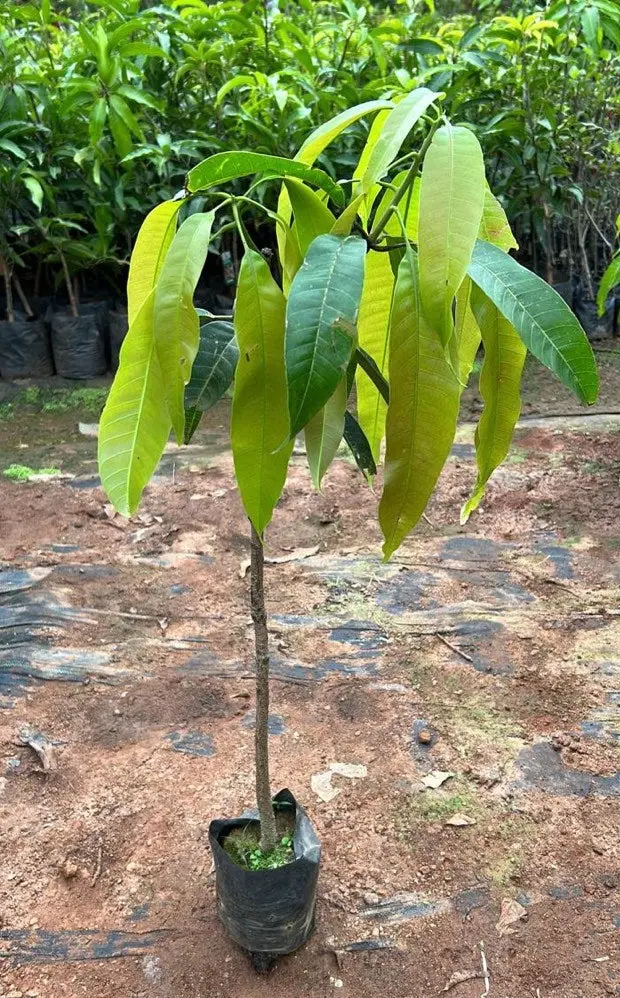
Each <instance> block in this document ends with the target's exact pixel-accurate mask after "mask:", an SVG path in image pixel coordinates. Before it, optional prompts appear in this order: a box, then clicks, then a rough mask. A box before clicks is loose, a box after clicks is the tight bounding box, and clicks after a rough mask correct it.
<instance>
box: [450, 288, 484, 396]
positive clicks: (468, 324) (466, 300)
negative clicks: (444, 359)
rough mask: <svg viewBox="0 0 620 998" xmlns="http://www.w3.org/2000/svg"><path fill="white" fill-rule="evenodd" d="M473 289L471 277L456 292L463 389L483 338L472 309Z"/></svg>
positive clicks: (456, 328)
mask: <svg viewBox="0 0 620 998" xmlns="http://www.w3.org/2000/svg"><path fill="white" fill-rule="evenodd" d="M471 289H472V283H471V277H466V278H465V280H464V281H463V283H462V284H461V286H460V288H459V289H458V291H457V292H456V316H455V322H454V333H455V340H456V351H457V356H458V371H459V381H460V382H461V388H465V387H466V385H467V382H468V381H469V376H470V374H471V372H472V368H473V366H474V361H475V359H476V354H477V353H478V347H479V346H480V340H481V338H482V336H481V333H480V330H479V328H478V323H477V322H476V317H475V315H474V313H473V310H472V307H471Z"/></svg>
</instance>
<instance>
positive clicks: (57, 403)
mask: <svg viewBox="0 0 620 998" xmlns="http://www.w3.org/2000/svg"><path fill="white" fill-rule="evenodd" d="M107 397H108V389H107V388H72V389H69V390H68V391H62V390H57V391H54V392H53V393H52V395H51V397H50V398H48V399H47V400H46V401H45V402H44V403H43V412H68V411H69V410H70V409H83V410H85V411H86V412H94V413H99V412H101V410H102V409H103V407H104V405H105V402H106V399H107Z"/></svg>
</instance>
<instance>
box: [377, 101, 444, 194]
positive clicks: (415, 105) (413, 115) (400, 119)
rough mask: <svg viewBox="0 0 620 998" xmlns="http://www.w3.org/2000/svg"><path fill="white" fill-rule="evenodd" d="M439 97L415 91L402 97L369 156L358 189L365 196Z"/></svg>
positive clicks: (387, 168)
mask: <svg viewBox="0 0 620 998" xmlns="http://www.w3.org/2000/svg"><path fill="white" fill-rule="evenodd" d="M438 97H439V94H437V93H435V92H434V91H432V90H428V89H427V88H426V87H419V88H418V89H416V90H412V91H411V93H409V94H407V96H406V97H403V99H402V100H401V101H399V103H398V104H397V105H396V107H395V108H394V109H393V110H392V111H390V113H389V115H388V116H387V118H386V121H385V124H384V125H383V129H382V131H381V134H380V136H379V138H378V140H377V142H376V144H375V146H374V148H373V150H372V152H371V153H370V156H369V158H368V165H367V166H366V169H365V171H364V175H363V176H362V178H361V182H360V186H361V190H362V191H363V192H364V193H368V191H369V190H370V189H371V187H372V186H373V184H375V183H376V182H377V180H380V179H381V177H383V176H384V174H385V173H387V171H388V170H389V168H390V165H391V163H392V161H393V160H394V159H395V158H396V156H397V155H398V153H399V151H400V147H401V146H402V144H403V142H404V141H405V139H406V138H407V136H408V135H409V132H410V131H411V129H412V128H413V126H414V125H415V123H416V121H418V120H419V119H420V118H421V117H422V115H423V114H424V112H425V111H426V109H427V108H428V107H429V106H430V105H431V104H432V103H433V102H434V101H436V100H437V98H438Z"/></svg>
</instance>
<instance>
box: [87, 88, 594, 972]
mask: <svg viewBox="0 0 620 998" xmlns="http://www.w3.org/2000/svg"><path fill="white" fill-rule="evenodd" d="M439 105H440V95H439V94H437V93H436V92H434V91H432V90H430V89H427V88H425V87H419V88H417V89H415V90H412V91H411V92H410V93H408V94H407V95H406V96H405V97H403V98H402V99H400V100H392V99H384V98H379V99H376V100H373V101H368V102H365V103H363V104H360V105H357V106H355V107H351V108H349V109H347V110H345V111H343V112H342V113H340V114H338V115H337V116H336V117H334V118H332V119H331V120H329V121H328V122H326V123H325V124H323V125H321V126H319V127H318V128H317V129H316V130H315V131H313V132H312V133H311V134H310V135H309V136H308V137H307V138H306V140H305V142H304V143H303V145H302V147H301V148H300V150H299V152H298V153H297V155H296V157H295V159H288V158H285V157H279V156H271V155H267V154H259V153H255V152H243V151H240V152H236V151H231V152H219V153H216V154H215V155H213V156H211V157H210V158H208V159H206V160H204V161H203V162H202V163H200V164H199V165H197V166H196V167H194V168H193V169H192V170H190V172H189V174H188V175H187V179H186V185H185V189H184V190H183V191H182V192H181V194H180V195H178V196H177V197H176V198H174V199H173V200H169V201H165V202H164V203H162V204H160V205H158V206H157V207H156V208H155V209H154V210H153V211H152V212H151V213H150V214H149V215H148V216H147V218H146V219H145V221H144V223H143V225H142V228H141V230H140V232H139V235H138V237H137V240H136V244H135V247H134V251H133V255H132V260H131V267H130V274H129V284H128V296H129V320H130V329H129V333H128V335H127V338H126V340H125V343H124V345H123V348H122V352H121V360H120V368H119V371H118V374H117V376H116V379H115V382H114V385H113V388H112V390H111V393H110V396H109V398H108V401H107V404H106V407H105V409H104V412H103V415H102V418H101V423H100V431H99V466H100V473H101V478H102V482H103V485H104V488H105V489H106V491H107V493H108V496H109V497H110V500H111V501H112V503H113V504H114V505H115V507H116V509H117V510H118V511H119V512H121V513H123V514H124V515H126V516H130V515H131V514H132V513H133V512H134V511H135V510H136V509H137V507H138V505H139V502H140V497H141V495H142V492H143V489H144V487H145V486H146V485H147V483H148V481H149V479H150V478H151V476H152V474H153V472H154V470H155V468H156V466H157V463H158V461H159V458H160V456H161V454H162V452H163V449H164V447H165V445H166V442H167V440H168V437H169V433H170V430H171V429H173V431H174V434H175V437H176V440H177V442H178V443H184V442H185V443H187V442H188V441H189V440H190V439H191V436H192V433H193V432H194V430H195V429H196V427H197V425H198V423H199V421H200V419H201V417H202V415H203V413H204V412H206V411H208V410H209V408H211V406H213V405H214V404H215V403H216V402H217V401H218V400H219V399H220V398H221V397H222V395H223V394H224V393H225V392H226V390H227V389H228V388H229V386H230V385H232V386H233V402H232V416H231V428H230V439H231V447H232V454H233V460H234V468H235V475H236V481H237V486H238V490H239V495H240V498H241V501H242V503H243V506H244V509H245V512H246V513H247V516H248V519H249V521H250V534H251V585H250V597H251V607H252V618H253V623H254V632H255V644H256V729H255V730H256V733H255V739H256V743H255V747H256V799H257V804H258V814H259V820H260V825H259V832H260V841H255V842H251V843H249V844H248V843H247V842H245V841H244V842H243V843H242V846H241V847H240V848H239V850H238V852H237V855H236V860H237V862H238V863H242V864H243V862H244V860H243V855H242V853H243V852H244V851H245V853H246V854H249V856H250V860H251V862H250V861H246V862H245V866H246V869H245V870H244V875H245V877H246V879H245V880H242V881H241V882H240V883H241V887H239V884H237V888H238V889H237V893H236V894H235V892H234V891H233V892H232V893H231V892H230V891H229V889H228V887H227V886H226V876H227V873H226V870H227V868H226V866H225V864H226V863H228V864H232V866H235V863H233V861H232V860H231V859H230V856H228V854H226V860H223V859H222V858H221V857H220V858H219V859H218V857H217V854H216V866H217V875H218V891H219V897H220V913H221V915H222V918H223V920H224V922H225V924H226V925H227V927H228V929H229V931H231V933H232V934H233V936H234V937H235V938H236V939H237V941H238V942H240V943H241V944H242V945H244V946H245V948H246V949H250V950H253V951H261V950H263V951H265V952H271V953H278V952H287V951H289V950H291V949H294V948H296V947H297V946H299V945H300V944H301V943H302V942H303V941H304V940H305V938H306V937H307V935H308V934H309V932H310V930H311V927H312V918H313V908H314V891H315V885H316V873H317V870H318V843H314V842H313V844H312V855H311V856H309V853H308V851H307V848H306V847H307V841H308V840H307V836H306V837H305V838H304V835H301V834H300V833H299V827H298V826H296V827H295V831H294V833H293V834H292V835H291V831H290V826H288V827H287V828H286V829H285V830H284V832H282V829H281V828H280V826H279V822H280V819H281V817H282V813H286V810H287V808H289V809H290V808H291V807H292V808H293V809H294V808H295V806H296V805H295V801H294V799H293V798H290V795H289V797H286V796H285V797H283V794H286V792H284V791H283V792H282V793H281V794H280V795H278V798H276V801H277V806H276V808H275V809H274V805H273V795H272V791H271V786H270V779H269V761H268V751H267V720H268V711H269V658H268V630H267V620H266V613H265V602H264V591H263V542H264V535H265V530H266V528H267V526H268V524H269V522H270V520H271V518H272V515H273V512H274V509H275V507H276V505H277V502H278V499H279V498H280V496H281V494H282V490H283V487H284V484H285V480H286V475H287V466H288V463H289V459H290V456H291V452H292V448H293V443H294V440H295V438H296V436H297V435H298V434H300V433H303V434H304V438H305V445H306V453H307V459H308V465H309V468H310V472H311V475H312V479H313V481H314V484H315V485H316V486H317V487H320V485H321V481H322V479H323V476H324V475H325V473H326V471H327V469H328V467H329V465H330V463H331V461H332V460H333V458H334V456H335V454H336V452H337V450H338V448H339V446H340V444H341V441H342V440H343V439H344V441H345V442H346V444H347V445H348V447H349V448H350V450H351V451H352V454H353V456H354V458H355V461H356V462H357V464H358V465H359V467H360V469H361V470H362V472H363V473H364V474H365V476H366V477H367V478H368V479H373V478H374V477H375V476H376V475H377V474H378V472H377V466H378V465H379V463H380V459H381V457H382V456H383V454H384V470H383V477H382V488H381V498H380V502H379V507H378V516H379V522H380V525H381V529H382V532H383V537H384V543H383V553H384V556H385V558H389V557H390V555H391V554H392V553H393V552H394V551H395V550H396V549H397V548H398V547H399V545H400V544H401V543H402V541H403V540H404V538H405V537H406V536H407V534H408V533H409V532H410V531H411V530H412V529H413V528H414V527H415V525H416V523H417V522H418V520H419V519H420V517H421V516H422V513H423V512H424V509H425V507H426V504H427V502H428V500H429V497H430V495H431V493H432V491H433V489H434V487H435V484H436V482H437V480H438V477H439V475H440V473H441V469H442V467H443V465H444V463H445V461H446V459H447V457H448V454H449V452H450V449H451V446H452V443H453V439H454V435H455V430H456V422H457V416H458V411H459V403H460V398H461V393H462V389H463V387H464V385H465V383H466V381H467V378H468V375H469V373H470V371H471V368H472V366H473V363H474V359H475V357H476V354H477V351H478V348H479V346H480V344H482V347H483V350H484V361H483V365H482V371H481V380H480V385H481V394H482V397H483V401H484V410H483V412H482V415H481V417H480V420H479V423H478V428H477V433H476V460H477V466H478V477H477V480H476V482H475V483H474V484H473V488H472V494H471V497H470V499H469V500H468V502H467V503H466V504H465V506H464V508H463V512H462V518H463V519H466V518H467V517H468V516H469V515H470V514H471V512H472V511H473V510H474V509H475V508H476V506H477V505H478V504H479V503H480V501H481V499H482V496H483V494H484V489H485V486H486V483H487V482H488V480H489V478H490V476H491V475H492V473H493V471H494V470H495V468H496V467H497V466H498V465H499V464H500V463H501V461H502V460H503V459H504V458H505V457H506V454H507V452H508V449H509V445H510V440H511V436H512V432H513V429H514V426H515V423H516V421H517V418H518V414H519V407H520V400H519V383H520V378H521V372H522V368H523V363H524V360H525V355H526V351H527V350H528V349H529V350H530V351H531V353H532V354H533V355H534V356H535V357H537V358H538V360H540V361H541V362H542V363H543V364H545V365H546V366H547V367H548V368H550V369H551V370H552V371H553V372H555V373H556V374H557V375H558V377H559V378H560V379H561V381H562V382H564V384H565V385H567V386H568V387H569V388H571V389H572V390H573V391H574V393H575V394H576V395H577V396H578V398H579V399H580V400H581V401H583V402H584V403H592V402H594V401H595V399H596V396H597V390H598V378H597V372H596V367H595V364H594V359H593V355H592V351H591V349H590V346H589V344H588V342H587V339H586V337H585V335H584V333H583V331H582V329H581V327H580V325H579V323H578V321H577V319H576V318H575V317H574V315H573V314H572V313H571V311H570V310H569V308H568V307H567V306H566V305H565V303H564V302H563V300H562V299H561V298H560V297H559V296H558V295H557V294H556V293H555V292H554V291H553V290H552V289H551V288H550V287H549V286H548V285H547V284H546V283H545V282H544V281H543V280H542V279H541V278H539V277H537V276H536V275H534V274H532V273H530V272H529V271H527V270H525V269H524V268H523V267H522V266H520V265H519V264H518V263H517V262H516V261H515V260H514V259H513V258H512V257H511V256H510V255H509V251H510V250H511V249H514V248H516V242H515V240H514V237H513V235H512V232H511V230H510V227H509V225H508V222H507V219H506V216H505V214H504V211H503V209H502V207H501V206H500V204H499V202H498V201H497V200H496V198H495V197H494V195H493V193H492V192H491V190H490V188H489V186H488V184H487V181H486V178H485V169H484V161H483V154H482V150H481V147H480V144H479V142H478V140H477V138H476V136H475V135H474V133H473V131H472V130H471V129H470V128H468V127H466V126H463V125H461V124H454V125H453V124H451V123H450V122H448V120H447V119H446V118H445V117H443V116H442V115H441V111H440V108H439ZM362 118H368V119H370V121H371V125H370V129H369V132H368V139H367V142H366V144H365V146H364V148H363V150H362V153H361V156H360V157H359V160H358V162H357V164H356V165H355V166H354V169H353V170H352V171H349V170H346V169H345V170H344V171H343V174H344V175H343V176H342V177H341V178H340V179H339V180H338V181H336V180H334V178H333V177H332V176H331V175H330V174H329V173H327V172H326V171H324V170H322V169H320V168H317V166H316V165H315V163H316V162H317V160H319V158H320V157H321V156H322V154H323V153H324V151H325V150H326V149H327V148H328V147H329V145H330V143H332V142H334V141H335V140H337V139H338V138H339V136H341V134H342V133H343V132H344V131H345V130H346V129H347V128H349V127H350V126H352V125H354V123H356V122H358V121H359V120H360V119H362ZM410 136H411V137H412V138H413V139H414V140H415V141H414V143H413V145H414V148H413V151H411V152H407V153H405V154H404V155H402V154H401V147H402V146H403V144H404V143H405V142H406V141H407V139H408V138H409V137H410ZM242 178H252V179H249V180H248V185H247V187H246V190H245V193H243V194H240V193H239V190H240V186H239V180H241V179H242ZM273 185H277V187H278V188H279V199H278V203H277V210H276V211H273V210H271V209H269V208H266V207H265V206H264V205H263V204H262V203H261V200H260V197H261V192H262V191H264V190H265V188H266V187H267V186H273ZM233 191H234V193H233ZM257 219H259V220H267V221H268V224H269V225H270V226H271V227H272V228H273V230H274V231H275V236H276V240H277V246H278V254H277V259H274V260H273V261H272V262H271V263H270V260H271V254H270V253H262V252H261V248H265V246H263V247H261V246H257V245H256V244H255V241H254V239H253V237H252V236H251V235H250V231H257V230H256V226H255V224H254V223H255V222H256V220H257ZM250 223H252V225H251V224H250ZM232 229H234V230H235V231H236V232H237V233H238V235H239V238H240V240H241V241H242V243H243V247H244V255H243V257H242V260H241V264H240V271H239V277H238V283H237V289H236V297H235V305H234V315H233V316H232V317H226V316H224V317H222V316H218V317H214V316H211V315H209V314H203V315H199V314H198V312H197V311H196V309H195V308H194V305H193V294H194V289H195V286H196V284H197V281H198V278H199V276H200V273H201V271H202V268H203V265H204V262H205V259H206V256H207V252H208V250H209V246H210V244H211V243H212V241H213V240H214V239H216V238H217V237H218V235H219V234H221V233H222V232H223V231H231V230H232ZM259 231H260V232H261V233H262V232H263V229H262V228H261V229H260V230H259ZM265 242H267V238H266V239H265ZM231 319H232V321H230V320H231ZM354 384H355V393H353V386H354ZM353 398H355V404H354V403H353ZM384 441H385V450H383V446H382V445H383V442H384ZM379 481H381V478H379ZM299 812H300V813H301V814H302V817H303V812H302V811H301V809H299ZM305 820H306V821H307V819H305ZM229 824H230V823H229ZM232 824H233V825H235V823H234V822H233V823H232ZM215 825H216V826H217V828H216V831H215V832H213V826H212V837H211V839H212V845H213V843H214V841H215V843H216V844H217V845H219V844H221V842H222V841H225V839H226V837H227V836H229V835H230V834H231V828H230V827H229V825H227V823H225V822H224V823H215ZM239 825H241V826H242V827H245V825H247V820H245V821H241V822H240V821H239V820H237V821H236V825H235V827H239ZM307 831H308V828H306V832H307ZM310 831H311V829H310ZM308 834H309V833H308ZM289 836H291V837H292V849H289V848H288V847H287V842H288V839H289ZM302 840H303V841H302ZM276 850H278V859H277V860H276V859H275V856H276V852H275V851H276ZM270 857H271V859H272V860H273V862H271V861H270ZM261 859H262V860H263V862H261ZM281 861H282V862H284V863H285V865H284V866H278V865H277V862H281ZM306 863H309V866H308V868H307V876H306V877H305V879H303V878H302V879H299V878H298V879H297V881H295V876H296V874H295V871H296V870H298V869H300V870H301V869H305V867H304V864H306ZM261 866H264V867H270V866H271V867H273V868H271V869H260V867H261ZM235 868H236V869H239V867H238V866H236V867H235ZM284 871H288V872H286V873H285V872H284ZM282 876H285V877H287V878H289V879H287V880H285V881H281V883H284V884H287V885H288V887H287V891H288V893H287V903H289V904H292V905H293V909H294V916H293V921H295V919H296V920H297V921H296V922H295V925H296V928H295V932H294V933H293V934H292V935H291V933H290V932H289V933H288V935H287V930H286V925H285V924H284V923H286V921H287V919H288V920H289V923H290V921H291V916H290V910H288V909H287V911H286V912H283V911H281V910H279V909H278V905H277V904H276V905H275V907H274V906H273V905H271V907H270V908H269V909H266V908H264V909H262V910H261V912H260V917H259V918H258V921H259V922H260V920H261V919H263V920H264V922H265V930H264V933H263V935H262V936H261V935H260V932H259V933H258V935H259V937H260V938H259V939H258V942H257V941H256V933H255V932H254V930H255V928H256V925H255V924H254V926H253V927H251V928H248V920H249V921H250V922H251V921H252V917H254V923H256V921H257V918H256V911H254V915H253V916H252V913H250V915H249V916H248V915H247V913H245V912H244V911H243V910H241V908H240V907H239V903H240V902H239V897H240V893H239V892H241V894H243V892H244V891H246V892H250V893H251V892H252V891H254V893H255V894H256V895H260V894H262V895H265V893H266V894H267V895H269V891H270V890H272V889H273V888H270V887H269V883H272V882H271V881H269V882H268V881H267V880H265V881H264V883H263V882H262V881H261V882H260V888H259V887H256V886H252V885H256V884H258V883H259V881H256V880H253V879H252V878H256V877H266V878H270V877H282ZM248 878H249V879H248ZM279 883H280V882H279ZM291 897H292V898H293V901H291ZM270 901H271V897H270ZM256 904H260V902H259V901H258V900H256ZM278 919H280V922H281V923H282V924H278ZM252 933H254V935H253V934H252Z"/></svg>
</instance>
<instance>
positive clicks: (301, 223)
mask: <svg viewBox="0 0 620 998" xmlns="http://www.w3.org/2000/svg"><path fill="white" fill-rule="evenodd" d="M284 182H285V184H286V189H287V191H288V196H289V198H290V199H291V205H292V208H293V215H294V218H295V232H296V235H297V241H298V243H299V249H300V250H301V257H302V259H303V257H304V256H305V255H306V251H307V249H308V247H309V245H310V243H311V242H312V241H313V240H314V239H316V237H317V236H321V235H323V234H324V233H325V232H330V231H331V228H332V226H333V224H334V222H335V221H336V219H335V218H334V216H333V214H332V213H331V211H330V210H329V208H328V207H327V205H326V204H324V202H323V201H321V199H320V197H319V196H318V194H315V193H314V191H313V190H311V189H310V188H309V187H306V186H305V184H302V183H300V182H299V181H298V180H291V179H287V180H285V181H284Z"/></svg>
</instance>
